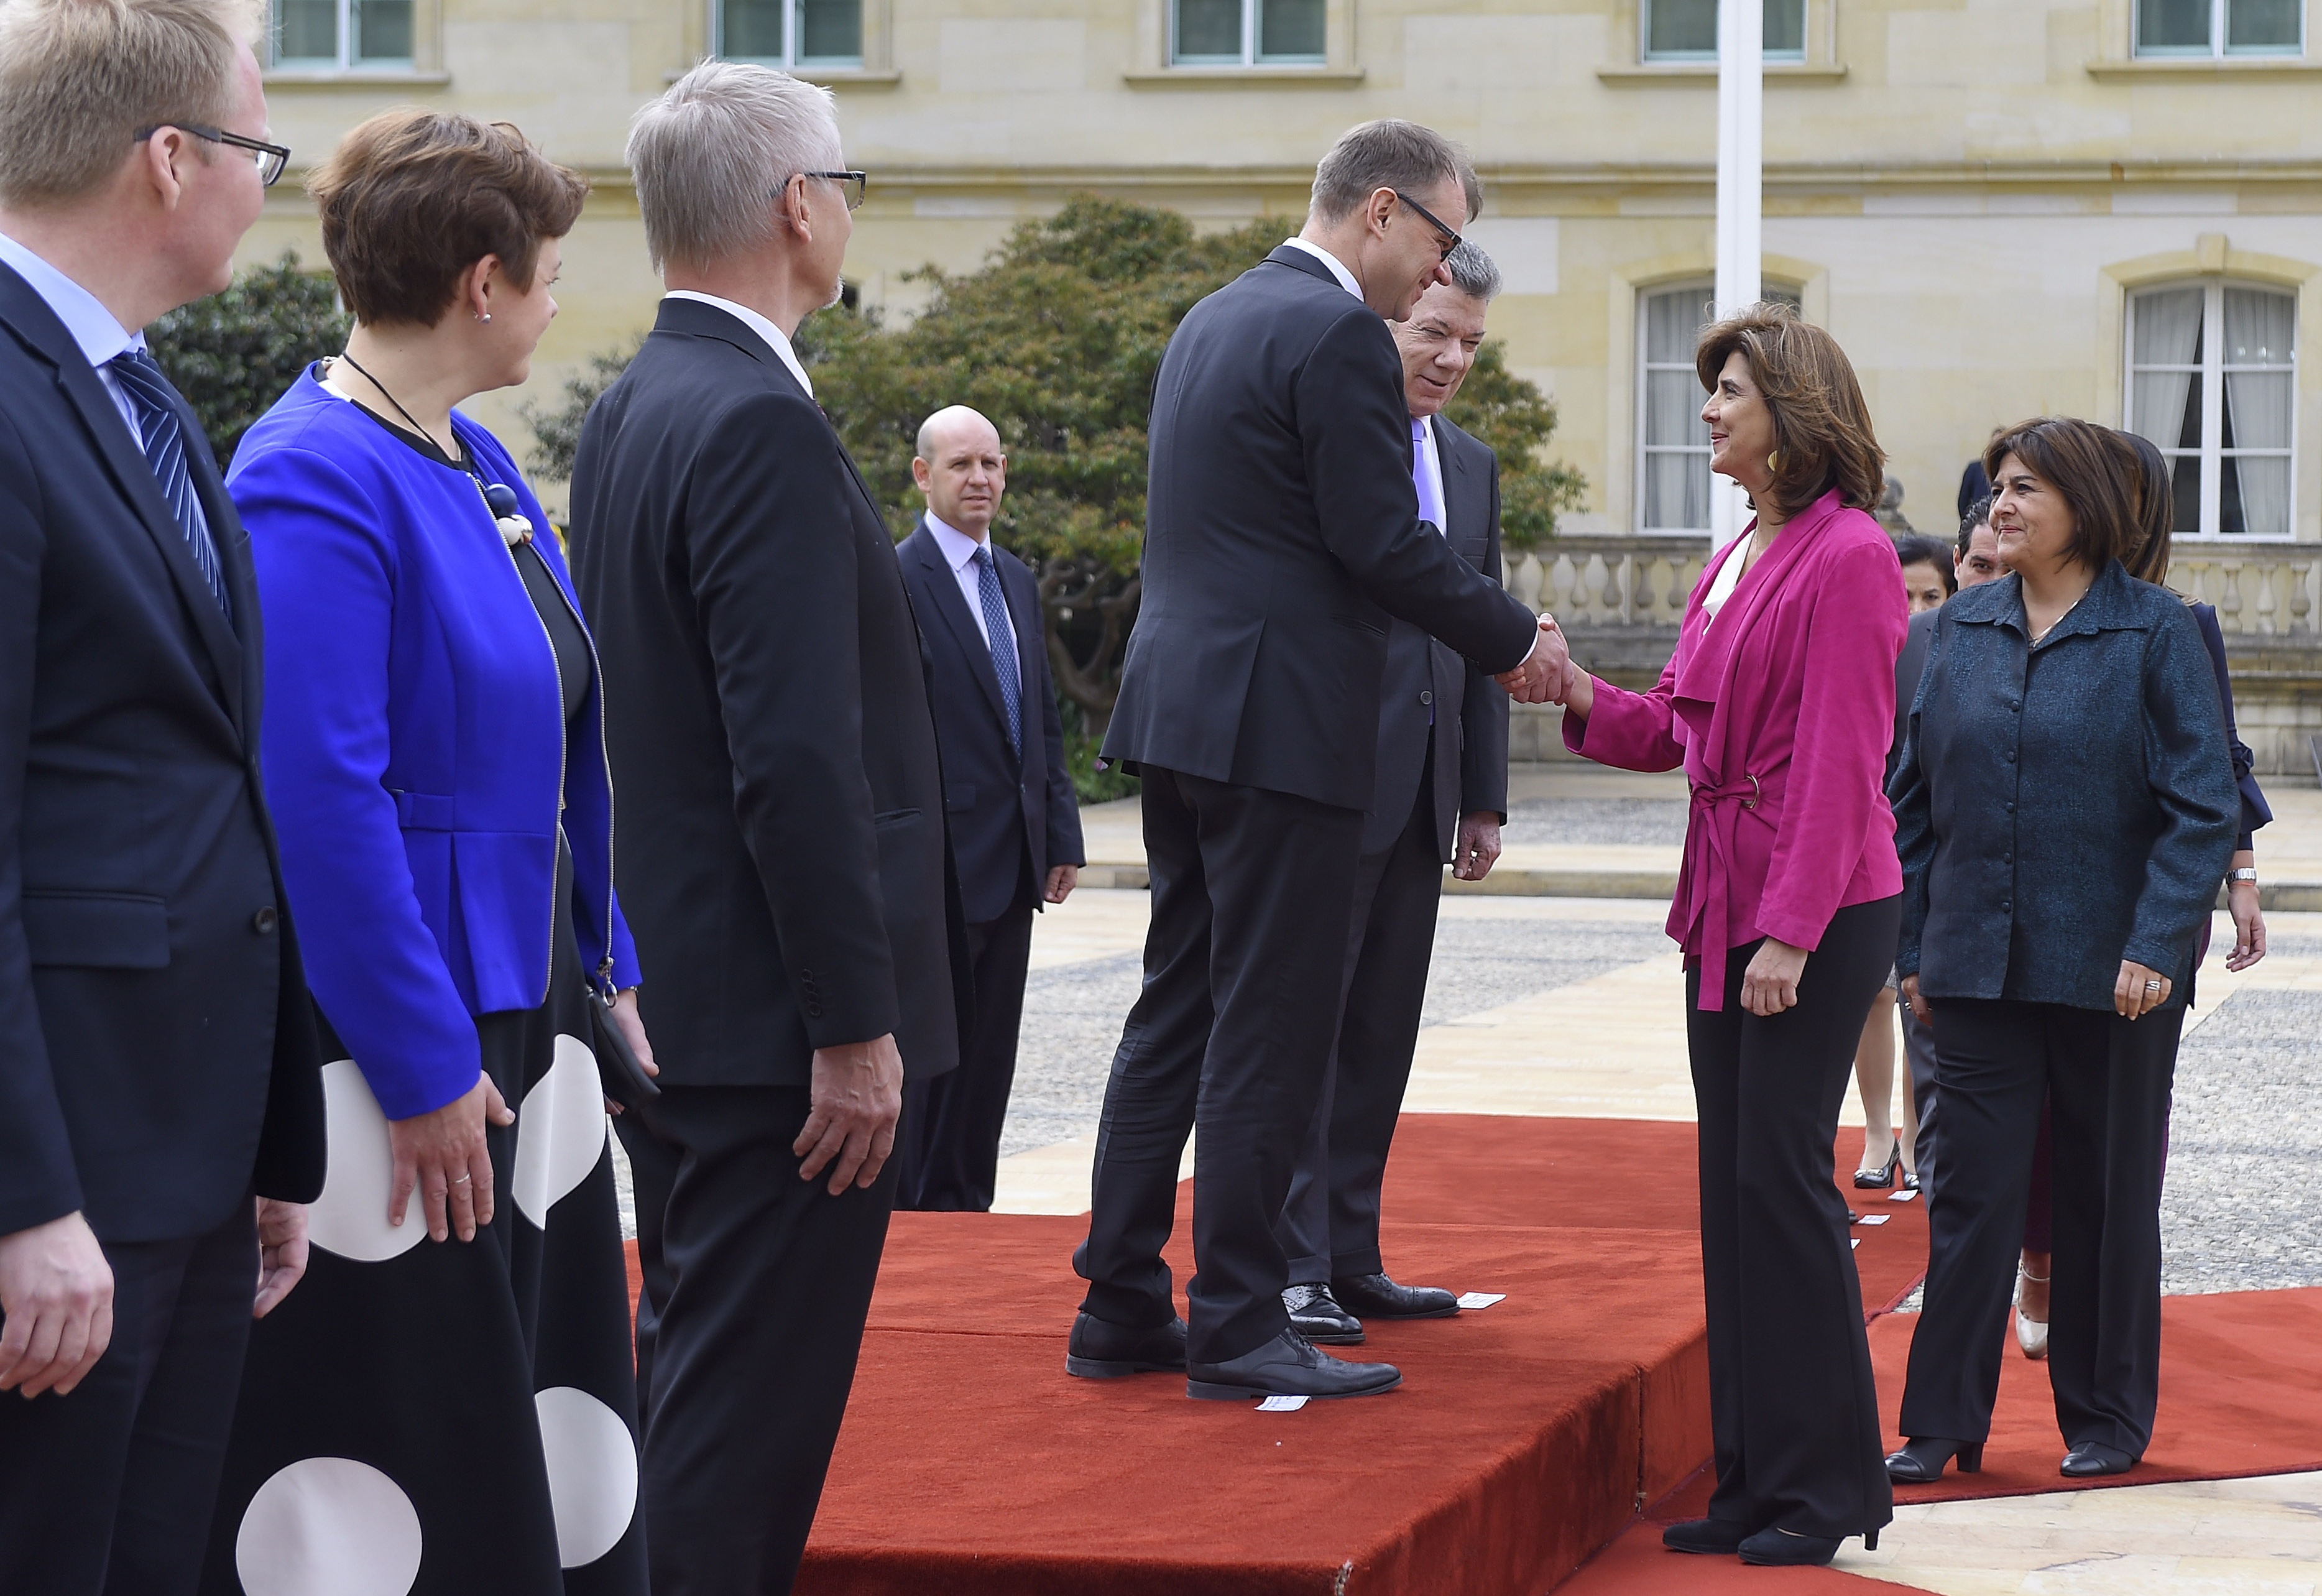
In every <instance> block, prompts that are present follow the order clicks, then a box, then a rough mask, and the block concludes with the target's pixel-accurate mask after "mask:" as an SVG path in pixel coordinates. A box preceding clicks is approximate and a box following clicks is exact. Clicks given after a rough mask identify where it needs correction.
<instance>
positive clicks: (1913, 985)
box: [1902, 976, 1935, 1025]
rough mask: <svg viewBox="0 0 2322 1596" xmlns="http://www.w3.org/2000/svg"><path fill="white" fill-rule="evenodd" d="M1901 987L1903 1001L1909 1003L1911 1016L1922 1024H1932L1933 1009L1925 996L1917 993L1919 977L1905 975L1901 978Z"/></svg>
mask: <svg viewBox="0 0 2322 1596" xmlns="http://www.w3.org/2000/svg"><path fill="white" fill-rule="evenodd" d="M1902 989H1903V1001H1904V1002H1905V1003H1907V1004H1910V1005H1911V1018H1913V1019H1914V1020H1916V1021H1917V1022H1918V1023H1920V1024H1922V1025H1932V1024H1933V1023H1935V1011H1934V1010H1933V1008H1931V1007H1929V1006H1928V1004H1927V1000H1926V999H1925V998H1924V997H1921V996H1920V995H1919V977H1916V976H1905V977H1903V980H1902Z"/></svg>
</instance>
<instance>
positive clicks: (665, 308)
mask: <svg viewBox="0 0 2322 1596" xmlns="http://www.w3.org/2000/svg"><path fill="white" fill-rule="evenodd" d="M628 163H629V169H630V170H631V171H632V172H633V173H634V174H635V181H636V192H637V204H638V208H639V210H640V212H641V213H642V215H643V217H644V226H645V238H646V242H647V243H648V244H649V246H650V247H651V249H652V252H653V256H654V263H655V264H656V265H658V266H659V267H660V268H661V269H662V272H663V280H664V281H665V282H666V284H667V286H668V289H669V292H668V296H667V297H666V298H663V301H662V306H661V314H660V316H659V318H658V320H657V321H656V322H655V323H654V330H653V333H652V335H650V336H649V337H647V338H646V340H645V343H644V348H643V349H642V350H640V351H639V353H638V354H637V357H636V359H635V361H633V362H631V363H630V365H629V368H628V370H627V371H626V372H625V373H624V374H623V375H622V376H621V378H620V380H619V381H617V382H615V383H614V384H613V386H612V387H611V388H610V389H608V390H606V392H605V394H604V397H603V398H601V399H599V400H598V401H597V403H596V406H595V408H592V409H591V410H590V413H589V419H588V422H587V425H586V426H585V427H583V428H582V431H581V436H580V451H579V454H578V457H577V459H576V461H575V464H574V472H573V481H572V512H573V527H572V531H573V554H574V559H573V565H574V569H575V571H576V572H577V573H578V574H579V577H580V588H581V592H582V596H583V600H584V602H585V604H586V606H587V609H588V611H589V617H590V623H591V625H592V626H593V627H594V628H595V630H596V637H597V646H598V649H599V654H600V656H601V657H602V659H603V662H604V678H605V694H606V705H607V722H608V731H609V737H610V742H611V755H612V767H613V784H614V786H615V788H616V789H617V791H618V793H620V803H621V812H622V815H623V817H624V823H623V826H622V830H621V837H622V842H621V853H620V858H619V861H618V865H617V871H618V885H619V888H620V894H621V902H622V904H623V905H624V907H625V908H626V910H627V912H628V917H629V925H630V928H631V930H632V931H634V932H635V936H636V940H637V949H638V956H639V959H640V960H641V962H642V963H643V964H644V968H646V969H647V970H648V971H649V972H651V978H650V979H649V981H648V982H647V983H646V985H645V986H644V988H642V989H641V991H640V1001H641V1002H642V1004H643V1005H644V1014H645V1015H646V1016H647V1018H646V1023H647V1025H649V1026H650V1027H651V1028H652V1032H653V1037H654V1051H655V1054H656V1055H657V1058H658V1060H659V1063H660V1066H661V1074H660V1078H659V1086H660V1091H659V1095H658V1096H655V1097H653V1098H649V1099H647V1100H646V1101H644V1102H643V1103H641V1104H639V1105H637V1106H636V1107H635V1109H634V1110H633V1111H632V1112H631V1113H628V1114H623V1115H622V1116H621V1118H620V1122H619V1123H620V1124H621V1125H622V1126H623V1127H624V1142H625V1143H626V1145H627V1146H628V1148H629V1149H630V1154H631V1159H632V1162H633V1164H634V1165H635V1168H636V1172H637V1229H638V1239H639V1251H640V1253H641V1255H643V1261H644V1262H645V1265H646V1270H647V1275H646V1278H647V1280H648V1289H649V1290H650V1291H651V1292H652V1293H653V1294H654V1300H652V1301H651V1302H650V1304H649V1307H650V1310H651V1313H652V1315H653V1316H654V1317H655V1318H656V1319H657V1324H656V1325H654V1334H653V1336H652V1346H651V1363H650V1374H649V1376H648V1380H649V1385H648V1389H647V1390H645V1392H644V1418H645V1442H644V1470H643V1474H644V1477H643V1480H642V1482H641V1488H642V1491H643V1497H644V1513H645V1525H646V1536H647V1539H648V1542H649V1545H650V1546H651V1548H652V1551H651V1556H652V1561H653V1585H654V1591H655V1593H656V1596H728V1593H730V1592H734V1591H787V1590H789V1589H790V1588H791V1581H792V1580H793V1579H794V1578H795V1577H796V1573H797V1570H798V1564H799V1558H800V1555H801V1554H802V1553H803V1551H804V1550H805V1546H806V1538H807V1531H808V1529H809V1527H811V1525H812V1524H813V1522H814V1514H815V1508H816V1505H817V1503H818V1501H819V1500H820V1499H821V1493H822V1481H823V1476H824V1474H825V1472H826V1471H827V1468H828V1466H829V1462H830V1449H831V1445H832V1444H833V1442H835V1441H836V1438H837V1435H838V1426H839V1420H840V1418H841V1417H842V1416H843V1415H844V1414H845V1412H846V1397H847V1391H848V1389H849V1387H850V1386H851V1385H852V1383H853V1381H854V1378H855V1358H856V1355H857V1353H858V1352H859V1350H860V1348H861V1344H862V1339H863V1321H864V1315H865V1314H866V1313H867V1312H868V1311H869V1308H870V1303H871V1288H872V1283H873V1280H874V1279H875V1278H876V1276H877V1274H878V1270H879V1254H880V1252H881V1250H882V1247H883V1246H884V1245H885V1242H886V1234H887V1216H888V1213H889V1211H890V1209H891V1206H892V1204H893V1202H894V1197H895V1178H896V1173H897V1169H896V1167H895V1165H894V1162H893V1160H891V1158H890V1156H889V1154H890V1152H891V1150H892V1147H893V1143H894V1136H895V1124H896V1117H897V1115H898V1114H899V1113H900V1109H901V1105H902V1090H903V1085H904V1082H905V1080H906V1079H907V1078H910V1079H919V1078H926V1077H929V1076H933V1075H937V1074H940V1073H941V1072H943V1071H944V1070H946V1069H950V1068H952V1066H953V1064H954V1062H955V1059H956V1058H957V1054H958V1029H957V1013H956V1009H955V1001H954V996H953V990H952V982H951V979H950V974H951V972H950V954H949V934H948V933H949V929H950V928H949V926H948V924H947V922H946V865H945V858H944V832H943V788H942V784H941V776H940V775H939V773H938V767H937V757H936V739H935V726H934V723H933V722H932V721H931V720H930V719H929V718H928V698H927V687H926V683H925V680H924V678H923V676H922V674H921V666H920V657H919V636H918V633H917V631H916V630H915V629H914V628H913V625H912V620H911V607H910V600H909V599H908V598H907V597H906V596H905V595H904V592H903V581H902V577H901V575H900V573H899V572H898V571H897V570H896V565H895V549H894V544H893V542H892V540H891V538H890V537H889V536H888V533H887V528H886V525H885V523H884V522H883V520H882V518H881V517H880V514H879V509H878V507H877V505H876V504H875V503H874V502H873V500H872V498H871V495H870V492H869V491H868V490H867V489H866V488H865V487H864V484H863V482H862V479H861V478H860V477H859V476H858V475H857V474H856V473H855V465H854V463H853V462H852V461H851V460H849V459H848V458H847V454H846V449H845V448H844V447H843V446H842V445H840V443H839V441H838V436H837V435H836V433H835V432H834V431H832V429H831V427H830V424H829V422H827V420H825V419H824V417H823V415H822V411H821V409H820V408H818V406H817V405H816V404H815V401H814V390H813V385H812V383H811V382H810V381H809V380H808V377H807V373H806V371H805V369H804V368H803V367H802V366H801V365H800V363H799V361H798V357H797V355H796V353H794V352H793V351H792V349H791V334H792V333H793V332H794V331H795V330H796V328H797V326H798V324H799V323H800V321H801V320H802V319H804V317H805V316H808V315H809V314H810V313H812V312H813V311H815V310H818V309H820V308H822V307H825V306H827V305H830V304H833V303H835V302H836V300H837V298H838V291H839V271H840V267H841V265H842V263H843V261H844V260H845V257H846V240H847V237H848V235H849V234H850V233H851V231H852V228H853V223H852V218H851V215H850V213H851V211H852V208H853V206H855V205H856V204H859V203H860V202H861V200H862V197H863V189H864V183H865V181H866V179H864V177H863V175H862V174H861V173H859V172H849V171H846V170H843V168H844V161H843V160H842V156H841V151H840V146H839V141H838V125H837V122H836V118H835V117H834V115H832V109H831V99H830V92H829V91H828V90H827V89H823V88H817V87H812V86H811V85H809V84H806V83H802V82H800V80H798V79H797V78H791V77H789V76H788V75H786V74H784V73H781V72H777V71H774V70H772V69H770V68H766V67H760V66H753V65H745V64H742V63H738V62H729V61H708V62H705V63H703V64H702V65H700V66H698V67H696V68H694V69H693V70H691V71H690V72H688V73H687V74H686V75H685V76H684V77H682V78H680V79H679V80H678V81H677V82H676V83H675V84H674V85H672V87H670V89H669V90H668V92H667V93H665V94H663V96H661V98H660V99H658V100H656V101H654V102H653V103H652V104H650V105H647V106H646V107H645V108H644V110H643V111H641V112H639V113H638V114H637V117H636V120H635V123H634V124H633V125H632V127H631V129H630V133H629V142H628ZM632 1120H636V1121H639V1122H641V1123H640V1124H638V1125H636V1126H634V1127H633V1126H631V1125H630V1124H629V1122H630V1121H632ZM644 1313H645V1309H644V1308H642V1307H641V1310H640V1316H641V1318H642V1317H643V1316H644ZM640 1341H641V1344H642V1342H643V1341H644V1337H643V1336H642V1335H641V1337H640ZM640 1363H641V1366H643V1364H644V1359H642V1358H641V1359H640Z"/></svg>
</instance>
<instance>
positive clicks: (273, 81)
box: [261, 67, 452, 88]
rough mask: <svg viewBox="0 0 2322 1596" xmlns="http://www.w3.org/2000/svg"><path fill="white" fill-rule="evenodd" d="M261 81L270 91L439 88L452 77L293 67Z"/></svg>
mask: <svg viewBox="0 0 2322 1596" xmlns="http://www.w3.org/2000/svg"><path fill="white" fill-rule="evenodd" d="M261 81H263V82H264V84H265V86H266V87H269V88H442V87H445V86H446V85H448V84H449V83H450V82H451V81H452V74H450V73H449V72H418V71H414V70H413V69H410V68H408V67H398V68H391V69H388V70H385V71H380V70H378V69H373V68H369V67H348V68H346V69H338V68H335V67H334V68H329V69H318V70H307V69H301V68H295V67H294V68H290V69H286V70H283V71H270V72H267V73H266V74H264V76H263V78H262V79H261Z"/></svg>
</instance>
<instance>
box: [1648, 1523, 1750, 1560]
mask: <svg viewBox="0 0 2322 1596" xmlns="http://www.w3.org/2000/svg"><path fill="white" fill-rule="evenodd" d="M1749 1538H1750V1527H1749V1526H1748V1525H1746V1524H1744V1523H1742V1521H1741V1520H1740V1519H1738V1518H1696V1519H1694V1520H1693V1521H1692V1522H1691V1523H1689V1524H1672V1525H1670V1526H1669V1527H1668V1528H1667V1529H1664V1530H1662V1531H1661V1545H1662V1546H1667V1547H1668V1549H1669V1550H1670V1551H1672V1552H1697V1553H1700V1554H1702V1555H1705V1556H1713V1557H1731V1556H1732V1555H1733V1554H1734V1553H1736V1552H1738V1551H1740V1550H1741V1549H1742V1542H1743V1541H1745V1540H1748V1539H1749Z"/></svg>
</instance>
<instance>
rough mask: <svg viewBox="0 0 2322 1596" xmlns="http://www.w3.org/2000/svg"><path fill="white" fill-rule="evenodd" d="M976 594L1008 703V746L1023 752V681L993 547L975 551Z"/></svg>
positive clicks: (993, 663)
mask: <svg viewBox="0 0 2322 1596" xmlns="http://www.w3.org/2000/svg"><path fill="white" fill-rule="evenodd" d="M975 593H976V597H977V598H979V599H981V600H982V601H983V630H984V634H985V637H984V640H985V641H986V642H988V643H990V644H991V645H992V674H993V675H995V676H998V677H999V678H1000V696H1001V700H1002V701H1004V702H1006V703H1007V705H1008V746H1009V747H1010V748H1013V749H1015V750H1016V753H1017V756H1018V757H1019V758H1020V757H1022V756H1023V753H1024V684H1023V683H1022V682H1020V681H1019V680H1018V679H1017V674H1016V648H1015V644H1014V641H1013V639H1014V637H1015V634H1014V633H1013V632H1011V631H1010V630H1009V628H1008V602H1007V601H1006V600H1005V599H1003V598H1001V595H1000V573H999V572H997V571H995V570H993V569H992V546H991V545H990V544H984V545H982V546H979V547H978V548H977V549H976V551H975Z"/></svg>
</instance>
